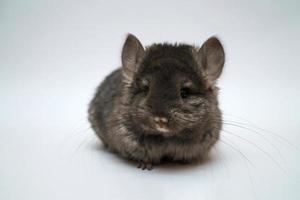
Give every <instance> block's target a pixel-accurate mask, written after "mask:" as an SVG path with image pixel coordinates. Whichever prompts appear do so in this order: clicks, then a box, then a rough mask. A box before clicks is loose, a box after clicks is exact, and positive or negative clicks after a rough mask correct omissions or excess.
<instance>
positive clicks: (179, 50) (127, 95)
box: [122, 34, 224, 137]
mask: <svg viewBox="0 0 300 200" xmlns="http://www.w3.org/2000/svg"><path fill="white" fill-rule="evenodd" d="M122 65H123V67H122V74H123V77H122V78H123V83H124V84H123V87H124V88H123V91H124V92H123V102H125V103H124V104H125V105H126V106H125V108H126V109H125V113H126V115H127V116H128V117H127V121H126V124H127V125H128V126H129V128H131V129H134V130H135V132H138V133H139V134H150V135H151V134H155V135H162V136H164V137H169V136H174V135H180V134H183V133H184V132H186V130H192V129H193V128H202V129H209V128H210V127H206V126H210V124H211V123H212V122H213V121H215V120H219V118H220V113H219V109H218V103H217V92H216V90H217V88H216V86H215V82H216V80H217V79H218V77H219V76H220V74H221V72H222V69H223V65H224V50H223V47H222V45H221V43H220V42H219V40H218V39H217V38H215V37H212V38H210V39H208V40H207V41H206V42H205V43H204V44H203V45H202V47H201V48H197V47H195V46H190V45H186V44H175V45H171V44H166V43H164V44H153V45H151V46H149V47H147V48H146V49H144V48H143V46H142V44H141V43H140V42H139V40H138V39H137V38H136V37H135V36H133V35H131V34H129V35H128V37H127V39H126V41H125V44H124V46H123V50H122ZM209 122H210V123H209Z"/></svg>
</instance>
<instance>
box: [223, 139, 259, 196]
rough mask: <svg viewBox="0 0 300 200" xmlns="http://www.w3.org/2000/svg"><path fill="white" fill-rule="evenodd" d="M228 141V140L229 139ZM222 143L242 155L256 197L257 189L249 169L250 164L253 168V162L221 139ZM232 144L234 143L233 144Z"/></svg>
mask: <svg viewBox="0 0 300 200" xmlns="http://www.w3.org/2000/svg"><path fill="white" fill-rule="evenodd" d="M227 140H228V139H227ZM220 142H222V143H223V144H226V145H227V146H229V147H230V148H231V149H232V150H234V151H235V152H237V153H239V154H240V155H242V158H243V160H244V162H245V165H246V169H247V174H248V178H249V181H250V183H251V188H252V192H253V195H254V196H256V192H255V188H254V182H253V178H252V175H251V172H250V169H249V164H250V165H252V166H253V164H252V162H251V161H250V160H249V159H248V158H247V156H246V155H245V154H243V153H242V152H241V151H240V150H239V149H238V148H237V147H235V146H233V145H232V144H229V142H225V141H224V140H222V139H220ZM231 143H232V142H231Z"/></svg>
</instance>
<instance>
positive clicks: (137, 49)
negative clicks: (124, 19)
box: [122, 34, 145, 82]
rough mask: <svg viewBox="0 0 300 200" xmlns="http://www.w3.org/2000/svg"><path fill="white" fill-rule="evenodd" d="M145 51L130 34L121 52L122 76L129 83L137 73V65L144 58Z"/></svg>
mask: <svg viewBox="0 0 300 200" xmlns="http://www.w3.org/2000/svg"><path fill="white" fill-rule="evenodd" d="M144 54H145V50H144V48H143V46H142V44H141V43H140V41H139V40H138V39H137V38H136V37H135V36H134V35H132V34H128V36H127V38H126V41H125V43H124V46H123V50H122V65H123V75H124V77H125V78H126V79H127V80H128V81H129V82H131V80H132V78H133V76H134V74H135V73H136V71H137V64H138V63H139V62H140V61H141V60H142V58H143V57H144Z"/></svg>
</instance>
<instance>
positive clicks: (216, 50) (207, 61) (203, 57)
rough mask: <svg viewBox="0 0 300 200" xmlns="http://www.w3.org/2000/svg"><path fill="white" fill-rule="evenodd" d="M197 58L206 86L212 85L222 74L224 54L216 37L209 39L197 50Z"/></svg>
mask: <svg viewBox="0 0 300 200" xmlns="http://www.w3.org/2000/svg"><path fill="white" fill-rule="evenodd" d="M198 58H199V60H200V62H201V66H202V68H203V69H204V74H205V76H206V80H207V81H208V85H209V86H211V85H213V84H214V83H215V82H216V80H217V79H218V78H219V76H220V75H221V73H222V70H223V66H224V62H225V53H224V49H223V46H222V44H221V42H220V41H219V40H218V39H217V38H216V37H211V38H209V39H208V40H207V41H206V42H205V43H204V44H203V45H202V47H201V48H200V49H199V51H198Z"/></svg>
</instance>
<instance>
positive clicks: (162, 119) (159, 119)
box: [154, 117, 169, 124]
mask: <svg viewBox="0 0 300 200" xmlns="http://www.w3.org/2000/svg"><path fill="white" fill-rule="evenodd" d="M154 121H155V122H156V123H158V124H167V123H168V122H169V120H168V119H167V118H166V117H154Z"/></svg>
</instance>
